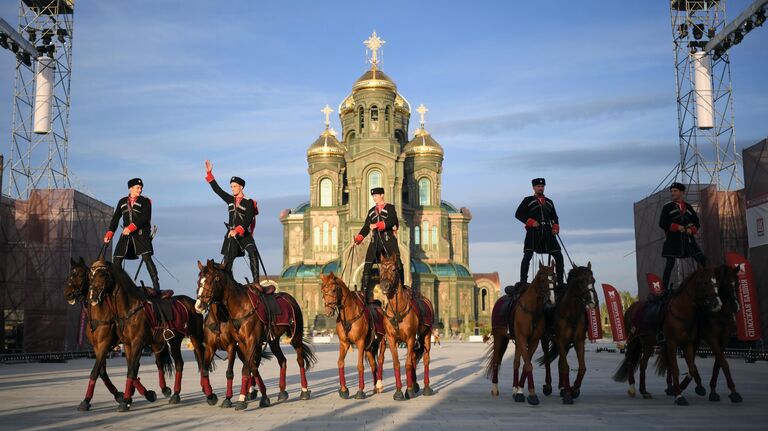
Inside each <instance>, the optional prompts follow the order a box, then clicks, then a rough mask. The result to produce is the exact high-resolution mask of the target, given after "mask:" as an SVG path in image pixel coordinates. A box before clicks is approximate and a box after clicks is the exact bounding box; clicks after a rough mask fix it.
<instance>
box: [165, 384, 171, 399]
mask: <svg viewBox="0 0 768 431" xmlns="http://www.w3.org/2000/svg"><path fill="white" fill-rule="evenodd" d="M163 396H164V397H166V398H168V397H170V396H171V388H169V387H168V386H166V387H164V388H163Z"/></svg>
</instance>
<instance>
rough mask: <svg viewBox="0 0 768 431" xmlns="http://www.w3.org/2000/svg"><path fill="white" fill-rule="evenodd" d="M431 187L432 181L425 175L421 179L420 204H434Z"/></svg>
mask: <svg viewBox="0 0 768 431" xmlns="http://www.w3.org/2000/svg"><path fill="white" fill-rule="evenodd" d="M431 189H432V181H429V178H426V177H424V178H422V179H420V180H419V205H431V204H432V199H430V196H431V191H432V190H431Z"/></svg>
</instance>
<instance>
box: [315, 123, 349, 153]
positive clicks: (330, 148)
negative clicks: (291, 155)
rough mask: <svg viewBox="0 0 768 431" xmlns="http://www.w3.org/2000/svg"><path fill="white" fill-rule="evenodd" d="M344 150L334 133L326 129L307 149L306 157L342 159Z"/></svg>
mask: <svg viewBox="0 0 768 431" xmlns="http://www.w3.org/2000/svg"><path fill="white" fill-rule="evenodd" d="M344 153H345V149H344V146H343V145H341V143H340V142H339V140H338V139H336V132H334V130H333V129H331V128H328V129H325V131H323V133H322V134H321V135H320V137H318V138H317V139H316V140H315V142H313V143H312V145H310V146H309V149H307V157H313V156H329V157H330V156H334V157H344Z"/></svg>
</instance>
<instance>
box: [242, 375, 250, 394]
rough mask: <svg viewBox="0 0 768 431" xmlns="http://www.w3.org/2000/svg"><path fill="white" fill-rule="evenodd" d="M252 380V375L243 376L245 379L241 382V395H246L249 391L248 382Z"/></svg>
mask: <svg viewBox="0 0 768 431" xmlns="http://www.w3.org/2000/svg"><path fill="white" fill-rule="evenodd" d="M250 381H251V377H250V376H243V380H242V381H241V382H240V395H243V396H245V395H246V394H247V393H248V382H250Z"/></svg>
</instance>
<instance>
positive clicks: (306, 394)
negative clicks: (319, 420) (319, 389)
mask: <svg viewBox="0 0 768 431" xmlns="http://www.w3.org/2000/svg"><path fill="white" fill-rule="evenodd" d="M310 392H312V391H310V390H306V391H301V394H299V399H300V400H302V401H306V400H308V399H309V394H310Z"/></svg>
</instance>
